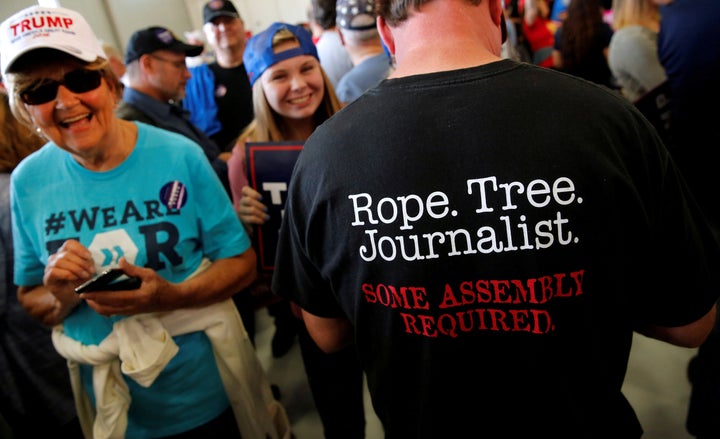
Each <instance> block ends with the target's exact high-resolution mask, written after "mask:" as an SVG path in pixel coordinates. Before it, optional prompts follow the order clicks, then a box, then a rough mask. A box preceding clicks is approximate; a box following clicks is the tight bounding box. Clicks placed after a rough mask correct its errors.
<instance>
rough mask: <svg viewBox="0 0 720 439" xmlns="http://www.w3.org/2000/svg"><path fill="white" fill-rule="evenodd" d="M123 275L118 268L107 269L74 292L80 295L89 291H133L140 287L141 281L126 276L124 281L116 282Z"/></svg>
mask: <svg viewBox="0 0 720 439" xmlns="http://www.w3.org/2000/svg"><path fill="white" fill-rule="evenodd" d="M124 275H125V273H124V272H123V271H122V270H121V269H119V268H109V269H107V270H105V271H103V272H102V273H100V274H99V275H97V276H95V277H94V278H92V279H90V280H89V281H87V282H85V283H83V284H82V285H80V286H79V287H77V288H75V292H76V293H77V294H81V293H86V292H89V291H118V290H134V289H136V288H138V287H139V286H140V283H141V281H140V279H138V278H136V277H127V276H126V279H120V280H117V279H118V278H119V277H121V276H124Z"/></svg>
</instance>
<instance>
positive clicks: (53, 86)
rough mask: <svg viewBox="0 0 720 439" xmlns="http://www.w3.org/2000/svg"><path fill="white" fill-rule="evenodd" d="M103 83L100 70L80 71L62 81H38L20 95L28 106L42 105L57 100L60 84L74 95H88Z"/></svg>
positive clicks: (73, 72)
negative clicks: (87, 93)
mask: <svg viewBox="0 0 720 439" xmlns="http://www.w3.org/2000/svg"><path fill="white" fill-rule="evenodd" d="M101 82H102V73H101V72H100V71H99V70H85V69H78V70H73V71H72V72H70V73H68V74H66V75H65V77H64V78H63V80H62V81H54V80H51V81H38V82H36V83H35V84H33V85H31V86H30V87H28V88H27V89H26V90H25V91H23V92H22V93H20V97H21V98H22V101H23V102H25V103H26V104H28V105H41V104H45V103H48V102H50V101H52V100H53V99H55V97H56V96H57V91H58V87H59V86H60V84H62V85H64V86H65V87H66V88H67V89H68V90H70V91H71V92H73V93H86V92H88V91H91V90H95V89H96V88H98V87H100V83H101Z"/></svg>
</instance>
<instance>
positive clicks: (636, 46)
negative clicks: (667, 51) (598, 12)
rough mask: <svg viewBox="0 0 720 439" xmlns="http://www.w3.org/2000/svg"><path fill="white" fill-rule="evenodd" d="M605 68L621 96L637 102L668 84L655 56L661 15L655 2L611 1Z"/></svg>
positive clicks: (647, 0) (656, 55) (650, 0)
mask: <svg viewBox="0 0 720 439" xmlns="http://www.w3.org/2000/svg"><path fill="white" fill-rule="evenodd" d="M612 10H613V28H614V32H613V35H612V38H611V39H610V46H608V65H609V67H610V71H611V72H612V75H613V77H614V78H615V80H616V81H617V85H618V87H620V91H621V93H622V94H623V95H624V96H625V97H626V98H628V99H629V100H630V102H635V101H637V100H638V99H639V98H640V97H641V96H643V95H645V94H646V93H648V92H649V91H651V90H652V89H654V88H655V87H657V86H659V85H660V84H662V83H663V82H665V81H667V75H666V74H665V68H664V67H663V66H662V64H660V59H658V53H657V35H658V31H659V30H660V11H659V9H658V6H657V5H656V4H655V3H654V0H613V7H612Z"/></svg>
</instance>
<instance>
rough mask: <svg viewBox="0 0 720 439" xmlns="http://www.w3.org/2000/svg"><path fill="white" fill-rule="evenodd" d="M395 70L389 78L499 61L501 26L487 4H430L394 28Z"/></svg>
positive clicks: (453, 2)
mask: <svg viewBox="0 0 720 439" xmlns="http://www.w3.org/2000/svg"><path fill="white" fill-rule="evenodd" d="M393 34H394V38H395V49H396V50H395V59H396V63H397V68H396V69H395V71H394V72H393V73H392V74H391V76H390V77H391V78H397V77H401V76H409V75H416V74H423V73H431V72H443V71H449V70H457V69H462V68H468V67H474V66H479V65H483V64H487V63H490V62H494V61H498V60H500V59H501V57H500V48H501V43H502V42H501V37H500V27H499V26H498V25H496V24H495V23H494V22H493V21H492V19H491V18H490V16H489V14H488V5H487V3H486V2H483V3H481V4H480V5H478V6H472V5H470V3H469V2H463V1H461V0H454V1H453V0H449V1H440V2H437V1H436V2H429V3H427V4H425V5H423V7H422V9H421V11H420V12H417V11H415V12H414V13H413V14H412V15H411V16H410V18H408V20H407V21H406V22H405V23H403V24H402V25H401V26H398V27H396V28H394V29H393Z"/></svg>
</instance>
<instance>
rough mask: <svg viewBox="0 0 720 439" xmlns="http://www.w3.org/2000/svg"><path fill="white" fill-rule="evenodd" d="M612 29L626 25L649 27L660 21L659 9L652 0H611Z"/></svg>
mask: <svg viewBox="0 0 720 439" xmlns="http://www.w3.org/2000/svg"><path fill="white" fill-rule="evenodd" d="M612 11H613V29H615V30H618V29H622V28H624V27H627V26H634V25H639V26H644V27H649V25H650V23H653V24H657V23H659V22H660V9H659V8H658V6H657V5H656V4H655V2H654V1H653V0H613V2H612Z"/></svg>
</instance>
